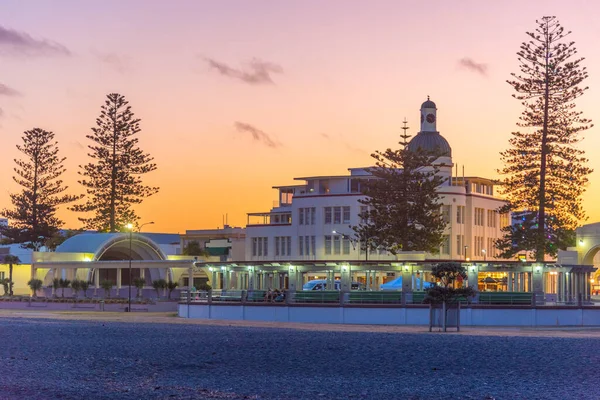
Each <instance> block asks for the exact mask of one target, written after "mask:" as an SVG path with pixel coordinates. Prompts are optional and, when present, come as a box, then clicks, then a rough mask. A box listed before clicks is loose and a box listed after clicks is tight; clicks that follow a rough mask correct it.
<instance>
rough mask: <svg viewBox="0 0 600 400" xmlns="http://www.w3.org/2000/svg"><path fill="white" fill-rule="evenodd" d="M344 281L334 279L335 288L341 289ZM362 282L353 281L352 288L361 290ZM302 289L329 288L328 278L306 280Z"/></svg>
mask: <svg viewBox="0 0 600 400" xmlns="http://www.w3.org/2000/svg"><path fill="white" fill-rule="evenodd" d="M341 285H342V282H341V281H340V280H339V279H336V280H335V281H334V289H333V290H340V288H341ZM362 288H363V287H362V284H361V283H360V282H352V286H351V290H361V289H362ZM302 290H327V279H314V280H312V281H308V282H306V283H305V284H304V285H302Z"/></svg>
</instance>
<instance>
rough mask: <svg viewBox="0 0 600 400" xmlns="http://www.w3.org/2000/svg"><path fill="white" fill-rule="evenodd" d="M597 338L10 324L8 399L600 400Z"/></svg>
mask: <svg viewBox="0 0 600 400" xmlns="http://www.w3.org/2000/svg"><path fill="white" fill-rule="evenodd" d="M598 343H599V340H598V339H594V338H565V337H512V336H511V337H502V336H467V335H464V336H463V335H448V334H439V333H421V334H413V333H370V332H331V331H306V330H293V329H273V328H249V327H237V326H207V325H179V324H148V323H127V322H106V321H104V322H102V321H95V322H91V321H57V320H48V319H37V318H36V319H34V318H1V319H0V399H27V398H36V399H265V400H267V399H410V400H421V399H477V400H491V399H596V398H600V389H599V387H598V383H597V379H596V378H597V376H598V375H597V372H596V371H597V368H598V367H600V358H599V357H598V356H597V355H596V354H597V348H598Z"/></svg>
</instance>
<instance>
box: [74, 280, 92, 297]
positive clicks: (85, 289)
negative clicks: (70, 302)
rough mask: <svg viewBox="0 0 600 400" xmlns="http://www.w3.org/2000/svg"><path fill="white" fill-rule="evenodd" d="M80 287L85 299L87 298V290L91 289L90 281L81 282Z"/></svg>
mask: <svg viewBox="0 0 600 400" xmlns="http://www.w3.org/2000/svg"><path fill="white" fill-rule="evenodd" d="M79 285H80V287H81V290H83V297H86V298H87V290H88V288H89V287H90V282H89V281H85V280H82V281H79ZM71 286H73V284H71Z"/></svg>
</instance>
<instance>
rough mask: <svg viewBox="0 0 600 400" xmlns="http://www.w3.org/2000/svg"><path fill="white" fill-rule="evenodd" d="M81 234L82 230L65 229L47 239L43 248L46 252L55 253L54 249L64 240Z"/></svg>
mask: <svg viewBox="0 0 600 400" xmlns="http://www.w3.org/2000/svg"><path fill="white" fill-rule="evenodd" d="M83 232H84V230H83V229H76V230H75V229H67V230H65V231H62V232H60V231H59V232H56V233H54V234H53V235H52V236H51V237H50V238H48V240H46V243H45V246H46V248H47V249H48V251H56V248H57V247H58V246H60V245H61V244H63V242H64V241H65V240H67V239H69V238H72V237H73V236H75V235H79V234H80V233H83Z"/></svg>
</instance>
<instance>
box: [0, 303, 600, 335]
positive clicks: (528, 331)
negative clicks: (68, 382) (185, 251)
mask: <svg viewBox="0 0 600 400" xmlns="http://www.w3.org/2000/svg"><path fill="white" fill-rule="evenodd" d="M0 318H26V319H31V318H42V319H53V320H62V321H69V320H71V321H105V322H133V323H144V324H184V325H211V326H236V327H249V328H252V327H255V328H277V329H298V330H311V331H330V332H379V333H414V334H420V333H429V331H428V327H425V326H421V325H419V326H415V325H408V326H407V325H339V324H308V323H294V322H261V321H230V320H202V319H186V318H179V317H178V316H177V314H175V313H159V312H144V313H140V312H133V313H125V312H97V311H96V312H94V311H39V310H35V311H33V310H32V311H29V310H0ZM446 334H455V335H456V334H458V335H474V336H524V337H570V338H577V337H581V338H600V328H590V327H576V326H574V327H560V328H552V327H544V328H523V327H463V328H461V331H460V332H452V331H448V332H447V333H446Z"/></svg>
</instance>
